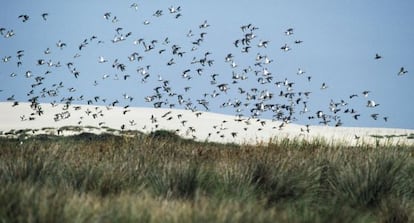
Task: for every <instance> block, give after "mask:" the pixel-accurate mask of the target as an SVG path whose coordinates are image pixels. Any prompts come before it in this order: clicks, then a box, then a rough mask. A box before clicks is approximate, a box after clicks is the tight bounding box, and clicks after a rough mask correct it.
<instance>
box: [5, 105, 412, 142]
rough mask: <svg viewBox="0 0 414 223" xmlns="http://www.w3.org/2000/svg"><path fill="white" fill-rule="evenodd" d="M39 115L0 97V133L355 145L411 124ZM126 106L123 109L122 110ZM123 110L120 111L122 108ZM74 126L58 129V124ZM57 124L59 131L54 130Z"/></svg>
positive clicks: (396, 136)
mask: <svg viewBox="0 0 414 223" xmlns="http://www.w3.org/2000/svg"><path fill="white" fill-rule="evenodd" d="M40 106H41V108H42V111H43V114H42V115H40V116H39V115H38V114H32V113H36V112H35V111H34V110H33V109H32V108H31V107H30V103H19V105H17V106H13V103H11V102H1V103H0V136H9V137H12V136H13V135H16V134H15V133H16V132H17V131H18V130H25V131H26V132H27V133H29V134H40V133H43V134H56V135H57V134H62V135H71V134H79V133H80V132H93V133H98V134H99V133H103V132H114V133H117V132H123V131H126V130H137V131H141V132H144V133H149V132H152V131H155V130H161V129H164V130H171V131H174V132H176V133H177V134H178V135H180V136H182V137H185V138H193V139H195V140H198V141H210V142H219V143H237V144H259V143H262V144H266V143H268V142H270V141H271V140H281V139H286V138H289V139H305V140H315V139H323V140H325V141H327V142H328V143H346V144H349V145H357V144H362V143H368V144H374V143H381V144H413V143H414V139H411V138H414V130H409V129H391V128H354V127H352V128H351V127H329V126H309V131H307V129H308V128H307V127H306V126H303V125H297V124H293V123H289V124H284V126H283V127H280V126H281V125H282V122H280V121H272V120H268V119H260V120H258V119H251V118H248V117H236V116H231V115H223V114H217V113H211V112H204V111H195V112H193V111H190V110H178V109H166V108H157V109H154V108H127V109H124V108H123V107H105V106H93V105H70V106H69V107H65V105H63V104H59V105H56V106H52V105H51V104H41V105H40ZM125 111H126V112H125ZM124 113H125V114H124ZM65 126H72V127H79V128H77V130H75V129H74V128H72V129H68V128H66V129H65V130H62V127H65ZM58 129H61V130H62V131H58Z"/></svg>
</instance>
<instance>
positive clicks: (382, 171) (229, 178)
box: [0, 131, 414, 223]
mask: <svg viewBox="0 0 414 223" xmlns="http://www.w3.org/2000/svg"><path fill="white" fill-rule="evenodd" d="M413 154H414V147H413V146H379V145H375V146H370V145H360V146H353V147H351V146H347V145H345V144H343V145H340V144H339V145H331V144H328V143H326V142H324V141H322V140H315V141H313V142H306V141H301V140H281V141H277V142H272V143H269V144H268V145H258V146H250V145H234V144H217V143H201V142H194V141H192V140H186V139H181V138H179V137H177V136H176V135H175V134H173V133H170V132H166V131H159V132H154V133H152V134H149V135H142V134H137V135H136V136H135V137H130V136H128V137H125V136H115V135H109V134H105V135H93V134H81V135H78V136H70V137H55V136H46V135H43V136H35V137H31V138H28V139H7V138H1V139H0V221H1V222H255V223H257V222H414V177H413V176H414V158H413Z"/></svg>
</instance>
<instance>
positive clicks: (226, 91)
mask: <svg viewBox="0 0 414 223" xmlns="http://www.w3.org/2000/svg"><path fill="white" fill-rule="evenodd" d="M130 8H131V9H130V10H135V11H139V10H140V8H139V7H138V4H137V3H133V4H132V5H130ZM126 10H127V9H126ZM183 13H184V12H183V10H182V7H181V6H170V7H168V8H166V9H158V10H156V11H155V12H153V14H152V16H153V18H154V20H155V19H157V18H159V17H163V16H164V17H165V16H169V17H170V18H171V19H173V20H180V19H182V17H184V16H183ZM184 15H185V13H184ZM54 16H58V15H53V16H49V13H46V12H45V13H42V14H40V15H39V16H38V17H37V16H32V15H26V14H22V15H18V16H17V19H19V20H20V21H21V22H22V23H30V21H31V20H32V19H41V20H44V22H46V23H47V22H48V21H49V20H50V19H53V17H54ZM101 19H102V22H103V23H105V22H107V23H110V24H112V27H113V37H112V38H108V37H102V36H101V37H98V35H93V34H92V35H90V36H87V37H85V38H84V40H82V41H80V42H79V44H78V45H75V46H74V45H73V44H68V43H66V42H65V41H63V40H58V41H56V42H55V43H51V44H53V46H49V47H46V48H45V49H44V51H43V52H42V54H41V55H39V57H38V59H37V60H36V61H35V62H32V61H29V62H26V61H25V60H24V57H25V53H26V51H25V49H21V50H18V51H17V52H16V55H3V56H2V62H3V64H10V63H16V72H13V73H11V74H9V76H10V78H16V77H17V76H19V75H20V76H21V75H24V77H25V78H27V79H28V80H30V86H29V89H26V90H27V92H26V96H27V100H28V101H29V102H30V103H31V108H32V110H33V112H32V113H31V114H27V115H23V116H21V121H34V120H36V117H37V116H41V115H43V114H44V110H43V108H42V105H41V103H42V102H44V101H49V102H50V103H51V104H52V105H53V106H58V105H59V104H63V105H64V106H63V108H62V112H60V113H57V114H54V120H55V121H56V122H58V121H60V120H63V119H68V118H69V117H71V112H74V111H76V110H80V108H81V107H80V106H79V105H77V104H88V105H106V109H108V110H109V109H111V108H112V107H115V106H121V107H123V112H122V114H120V115H125V114H127V113H128V112H129V111H130V107H131V106H132V104H133V102H136V101H139V102H145V103H146V104H150V105H151V106H153V107H154V108H180V109H186V110H191V111H193V112H194V113H195V114H197V115H200V114H202V112H203V111H216V112H220V109H227V110H232V111H234V112H233V113H234V115H235V116H236V117H237V118H239V119H242V118H244V119H246V120H247V119H248V120H257V121H258V122H263V121H262V119H261V117H262V116H263V114H270V115H271V116H272V118H271V119H272V120H273V121H277V123H279V124H278V125H277V128H278V129H283V127H284V126H286V125H287V124H289V123H291V122H295V121H296V120H297V119H298V117H299V116H301V117H305V118H306V119H307V120H309V122H310V123H319V124H322V125H331V126H341V125H343V122H342V120H343V118H342V117H344V116H350V117H352V119H355V120H358V119H359V118H360V116H366V115H368V116H370V117H371V118H372V119H374V120H383V121H384V122H386V121H387V120H388V117H387V116H384V115H381V114H379V113H377V112H376V110H375V107H377V106H380V104H379V103H377V102H376V101H375V100H373V99H371V98H370V93H371V92H370V91H369V90H366V91H363V92H359V93H350V94H349V98H345V99H340V100H333V99H331V100H330V102H329V103H328V104H327V105H323V107H322V109H320V110H313V111H312V109H310V106H309V104H311V100H310V99H311V97H312V91H311V90H300V89H297V88H296V82H294V81H292V79H294V78H297V79H299V81H302V82H304V83H309V84H310V83H312V81H313V80H312V76H311V75H308V73H307V72H306V71H305V70H304V69H302V68H298V69H297V72H296V75H295V77H293V78H292V76H289V77H280V75H276V74H275V73H274V72H273V71H272V64H274V63H275V59H274V58H272V56H271V55H268V54H267V53H263V52H267V51H265V50H266V49H267V48H268V47H269V46H270V45H272V44H274V42H275V41H273V40H264V39H260V38H259V37H258V36H259V34H257V32H258V30H259V27H257V26H255V25H253V24H244V25H241V26H240V27H238V28H239V36H238V37H237V38H235V39H234V41H233V42H232V43H229V44H232V46H231V47H232V50H231V51H230V52H228V53H226V54H225V55H215V54H214V52H212V51H210V50H206V49H205V47H203V46H204V44H205V42H206V41H208V36H209V31H210V29H213V28H214V25H212V24H209V22H208V20H204V21H203V20H202V22H200V23H199V24H198V26H196V27H192V28H189V29H188V32H187V33H183V34H182V36H183V37H182V38H181V39H179V40H178V41H174V40H172V39H170V38H169V37H163V38H158V39H145V38H141V37H139V36H138V35H136V34H135V31H134V30H124V29H125V28H123V27H121V25H120V24H121V22H120V20H121V19H122V18H121V17H119V16H117V15H114V13H112V12H102V18H101ZM142 25H143V26H151V25H153V22H152V21H151V20H150V19H145V20H144V21H143V22H142ZM236 28H237V27H236ZM0 35H1V36H2V37H3V38H6V39H9V38H14V37H15V36H16V35H18V34H16V33H15V31H14V30H13V29H6V28H3V27H0ZM281 35H283V36H286V38H287V39H288V41H287V43H284V44H281V45H280V46H278V48H279V49H280V52H282V53H288V52H289V51H291V50H293V49H294V48H296V47H300V46H301V45H302V44H304V43H303V42H304V41H302V40H300V39H295V29H293V28H287V29H286V30H284V33H281ZM61 38H62V39H63V38H64V37H61ZM3 41H4V40H3ZM108 44H114V45H121V44H125V45H126V44H128V46H130V48H131V49H132V50H131V51H133V52H131V53H130V54H128V55H118V56H119V57H117V58H113V55H100V56H99V57H98V58H96V59H93V60H95V64H91V65H90V66H106V67H108V70H107V73H105V74H88V75H95V80H94V81H93V83H91V86H90V87H88V89H79V88H76V87H67V86H68V85H70V84H69V83H64V82H63V80H58V81H56V78H50V77H51V76H53V75H58V74H57V73H63V72H64V73H67V74H69V76H71V79H72V80H71V82H76V81H80V82H82V81H85V79H82V78H83V75H84V73H83V72H82V68H81V66H77V63H78V61H80V60H82V58H83V54H84V52H85V51H88V48H89V47H90V45H95V46H99V47H105V46H108ZM67 48H76V54H75V55H73V56H72V57H71V58H70V59H69V58H68V60H67V61H60V60H55V59H54V58H53V52H54V51H55V50H59V51H65V50H68V49H67ZM0 53H1V52H0ZM152 57H156V58H159V59H157V60H151V59H147V58H152ZM44 58H48V59H44ZM165 58H168V59H165ZM245 58H248V59H245ZM373 59H374V60H381V59H382V56H381V55H379V54H376V55H375V56H374V57H373ZM160 61H161V62H160ZM246 61H250V62H247V63H246ZM25 63H29V64H30V65H29V66H35V67H36V69H37V70H39V69H41V70H43V73H41V72H34V71H32V69H26V70H23V67H27V66H24V65H25ZM160 63H165V65H163V64H160ZM217 63H223V64H226V66H228V69H229V70H228V72H227V71H217V70H215V69H217V68H215V65H216V64H217ZM109 65H110V66H109ZM183 65H185V68H183V67H184V66H183ZM3 66H5V65H3ZM157 66H166V67H168V68H170V67H171V71H175V70H179V69H181V71H180V72H178V73H172V74H168V75H163V74H157V73H156V71H154V70H155V69H154V67H157ZM173 67H174V68H173ZM407 73H408V71H407V70H406V69H405V68H404V67H401V68H400V69H399V70H397V72H396V74H397V75H398V76H401V75H405V74H407ZM1 75H5V74H1ZM59 75H61V74H59ZM166 77H168V78H166ZM48 79H53V81H56V82H53V83H51V81H49V80H48ZM197 79H198V80H199V81H200V80H201V82H202V83H203V84H202V86H200V88H207V89H209V90H208V91H207V92H201V90H200V89H197V88H199V86H197V85H194V84H192V82H193V81H196V80H197ZM110 81H119V82H122V81H123V82H128V83H133V84H134V85H136V86H137V87H138V88H140V87H141V86H146V85H153V86H152V90H151V92H148V91H143V90H139V89H138V90H137V91H138V92H135V93H134V92H133V93H132V94H128V93H126V92H124V93H120V94H119V96H120V97H119V98H112V99H108V98H104V97H102V96H100V95H96V96H92V97H89V96H84V94H82V92H84V93H90V91H92V92H93V91H94V87H95V88H99V85H100V83H101V82H110ZM172 82H179V83H180V84H176V85H175V84H172ZM154 83H155V84H154ZM317 85H319V86H320V87H317V88H316V89H312V90H313V91H315V90H316V91H324V90H326V89H328V88H329V86H328V84H327V83H317ZM177 86H179V87H180V88H178V87H177ZM182 86H183V87H182ZM309 86H310V85H309ZM3 87H6V86H5V85H3ZM19 90H20V89H19ZM101 90H102V89H101ZM2 92H4V89H0V93H2ZM79 92H81V93H80V94H79ZM230 92H232V93H233V94H230ZM113 93H114V94H117V93H116V92H113ZM121 95H122V97H121ZM229 95H238V97H237V98H231V97H228V96H229ZM1 96H2V97H4V98H2V100H6V101H10V102H13V106H18V105H19V100H18V99H16V98H15V94H11V95H4V93H3V95H1ZM357 98H362V99H363V101H365V106H366V107H368V108H371V109H372V110H371V111H372V112H371V113H370V114H362V113H361V112H359V111H358V109H357V108H354V107H352V106H351V102H352V101H353V100H357ZM213 103H215V104H217V106H211V104H213ZM75 104H76V105H75ZM211 107H214V109H211ZM216 107H217V108H216ZM71 109H72V110H73V111H72V110H71ZM167 115H168V114H167ZM167 115H166V116H165V117H166V118H170V119H172V118H173V117H172V116H168V117H167ZM104 116H105V111H104V110H102V109H95V110H88V111H86V112H85V114H84V115H83V116H82V117H81V120H78V124H79V125H81V124H82V119H84V118H87V117H89V118H92V119H96V120H99V121H98V123H99V126H104V125H105V122H104V121H102V120H104ZM149 118H150V119H151V121H152V122H153V123H154V124H156V118H155V117H154V116H151V117H149ZM163 118H164V117H163ZM182 122H185V120H182ZM137 123H139V120H128V122H126V123H120V128H121V129H128V127H132V126H135V125H136V124H137ZM263 124H264V123H263ZM259 130H260V129H259ZM192 131H195V130H194V129H192ZM303 131H305V132H309V131H310V129H309V125H307V128H306V129H305V130H303ZM236 135H237V134H236V133H234V132H233V133H231V136H233V137H235V136H236ZM223 136H224V135H223Z"/></svg>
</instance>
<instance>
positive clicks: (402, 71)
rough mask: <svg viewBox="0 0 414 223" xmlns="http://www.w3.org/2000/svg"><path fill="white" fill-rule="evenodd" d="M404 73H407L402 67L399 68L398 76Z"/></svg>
mask: <svg viewBox="0 0 414 223" xmlns="http://www.w3.org/2000/svg"><path fill="white" fill-rule="evenodd" d="M406 73H408V71H407V70H406V69H405V68H404V67H401V68H400V71H399V72H398V76H402V75H404V74H406Z"/></svg>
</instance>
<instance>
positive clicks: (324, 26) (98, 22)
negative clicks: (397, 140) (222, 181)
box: [0, 0, 414, 129]
mask: <svg viewBox="0 0 414 223" xmlns="http://www.w3.org/2000/svg"><path fill="white" fill-rule="evenodd" d="M133 3H137V5H138V9H137V10H135V9H134V8H131V7H130V6H131V5H132V4H133ZM179 6H180V8H181V11H180V12H178V13H180V14H181V15H182V16H180V17H179V18H175V17H176V16H177V14H178V13H170V12H169V8H171V7H174V8H177V7H179ZM413 9H414V2H412V1H409V0H401V1H386V0H380V1H373V0H368V1H357V0H347V1H328V0H317V1H312V2H311V1H299V0H293V1H270V0H268V1H247V0H244V1H198V0H196V1H170V0H168V1H143V0H142V1H114V0H110V1H97V0H92V1H78V0H76V1H51V0H39V1H36V3H34V2H33V1H29V0H19V1H5V2H3V3H2V7H1V9H0V28H4V35H6V33H7V32H8V31H11V30H13V32H14V33H15V35H14V36H12V37H10V38H6V37H4V36H0V57H1V58H2V60H1V61H0V100H1V101H6V100H7V98H9V97H11V96H12V95H14V99H15V100H17V101H27V100H28V99H29V98H31V97H33V96H36V95H37V96H41V95H42V91H43V92H45V91H50V90H56V85H54V84H58V83H60V82H63V85H64V87H63V88H59V89H58V95H57V96H50V95H48V94H45V97H40V98H39V101H40V102H53V101H56V102H60V101H61V100H62V98H63V99H64V98H68V97H73V98H74V99H75V101H73V103H76V104H86V103H87V101H88V100H93V102H94V104H96V105H108V104H110V103H111V102H113V101H115V100H118V101H119V104H118V105H119V106H125V105H130V106H147V107H152V106H153V103H154V102H155V101H161V102H165V103H164V104H163V107H168V106H169V105H170V104H174V105H175V108H179V109H183V108H185V106H184V105H180V104H179V103H178V99H177V95H182V97H183V100H185V101H186V102H191V104H190V106H189V107H192V108H194V107H196V109H198V110H201V111H204V110H205V108H204V107H203V106H202V105H200V104H198V101H197V100H203V99H204V100H206V101H208V102H209V105H208V107H209V111H212V112H217V113H225V114H236V113H241V114H243V115H245V116H250V115H251V114H252V113H251V109H252V108H254V107H255V104H256V103H260V102H261V101H260V100H259V99H256V100H250V101H247V100H246V96H247V93H249V94H250V95H254V94H256V95H257V96H258V97H259V96H260V93H261V92H271V93H272V94H273V97H272V99H270V100H266V101H264V103H265V104H273V105H275V104H278V105H289V106H291V107H293V110H294V113H293V114H292V115H291V118H292V120H291V121H292V122H295V123H300V124H319V122H320V121H321V120H320V119H318V118H314V119H309V117H312V116H313V117H315V116H316V112H318V111H322V112H323V113H324V114H326V115H327V116H329V120H331V122H329V125H335V124H336V123H338V120H340V123H342V124H343V126H364V127H365V126H366V127H389V128H409V129H414V118H413V117H412V114H413V113H414V103H413V102H412V98H413V97H414V90H413V89H414V88H413V87H412V84H413V83H414V78H413V75H414V61H413V58H414V51H413V49H414V47H413V41H414V30H413V29H411V28H410V27H413V25H414V15H413V13H412V10H413ZM157 10H162V15H161V16H159V17H157V16H154V15H153V14H154V13H155V12H156V11H157ZM106 12H110V13H111V17H110V18H109V19H105V18H104V14H105V13H106ZM42 13H48V16H47V20H46V21H45V20H43V18H42V17H41V14H42ZM23 14H26V15H28V16H29V20H28V21H26V22H22V20H21V19H19V18H18V16H19V15H23ZM115 16H116V18H117V21H116V22H112V19H114V17H115ZM144 21H148V22H149V24H148V25H145V24H144ZM204 21H207V23H208V24H209V26H208V27H206V28H199V26H200V25H201V24H203V23H204ZM247 24H252V25H253V26H254V27H257V28H258V29H257V30H254V31H252V33H253V34H254V35H255V37H254V38H253V39H252V40H251V43H250V45H249V46H250V47H251V48H249V52H248V53H243V52H242V46H241V47H238V48H236V47H235V46H234V44H233V43H234V41H235V40H236V39H242V38H243V37H244V36H245V35H246V34H247V33H249V32H250V31H245V32H243V31H242V29H241V28H240V27H241V26H243V25H247ZM117 28H122V30H119V33H117V31H116V29H117ZM288 28H293V34H292V35H285V31H286V30H287V29H288ZM189 30H191V31H192V33H193V36H190V37H188V36H187V34H188V32H189ZM129 32H131V34H130V35H129V36H128V37H126V40H124V41H120V42H117V43H112V41H111V40H113V39H114V38H115V37H116V36H118V37H119V36H121V35H122V36H123V37H125V36H126V35H127V33H129ZM203 32H204V33H206V34H205V35H204V37H203V41H201V42H200V45H199V46H197V49H196V50H192V48H193V47H194V46H196V45H195V44H193V42H196V41H197V39H199V38H200V34H201V33H203ZM92 36H96V37H97V39H93V40H90V38H91V37H92ZM167 37H168V40H169V42H168V43H164V40H165V39H166V38H167ZM85 39H87V41H86V42H87V43H88V44H87V45H86V46H85V47H83V48H82V50H79V49H78V47H79V45H80V44H81V43H82V42H83V41H84V40H85ZM138 39H142V40H143V42H145V43H146V45H147V46H148V45H150V42H151V41H152V40H157V42H156V43H154V49H153V50H149V51H145V48H144V46H143V44H142V43H141V44H138V45H135V44H134V41H135V40H138ZM59 40H60V41H62V42H64V43H65V44H66V47H64V48H62V49H60V48H58V47H57V46H56V43H57V42H58V41H59ZM296 40H301V41H303V42H302V43H300V44H295V43H294V42H295V41H296ZM98 41H102V42H101V43H98ZM260 41H269V43H268V46H267V47H266V48H264V47H258V46H257V45H258V44H259V42H260ZM285 44H287V45H288V46H289V47H290V48H291V50H289V51H287V52H284V51H283V50H281V49H280V48H281V47H282V46H284V45H285ZM173 45H175V46H179V47H180V48H179V50H178V51H179V52H185V53H184V54H183V56H182V57H180V56H177V55H174V54H173V53H172V46H173ZM47 48H49V49H50V51H51V53H50V54H44V51H45V50H46V49H47ZM163 49H165V51H164V52H162V53H161V54H160V53H159V51H160V50H163ZM19 50H24V56H22V58H21V60H20V62H21V65H20V66H17V62H18V61H19V59H18V58H17V51H19ZM134 52H136V53H138V55H139V56H142V57H143V59H142V60H141V61H136V60H134V61H129V59H128V56H130V55H131V54H132V53H134ZM207 52H209V54H208V55H207V57H206V58H207V60H212V61H214V63H213V64H212V66H208V65H205V66H202V65H201V64H200V63H192V62H193V60H194V59H193V58H195V59H196V60H200V59H202V58H204V57H205V54H206V53H207ZM229 53H231V54H232V55H233V56H234V57H233V61H234V63H235V65H237V66H236V67H234V68H232V67H231V63H229V62H225V57H226V55H227V54H229ZM377 53H378V54H379V55H381V57H382V58H381V59H378V60H376V59H374V58H375V55H376V54H377ZM76 54H78V55H80V56H79V57H76V58H74V56H75V55H76ZM258 54H259V55H261V56H263V57H265V56H267V57H268V58H269V59H271V60H273V61H272V62H271V63H269V64H261V65H262V66H261V67H260V66H257V65H255V63H257V61H256V57H257V55H258ZM8 56H11V58H10V60H9V61H8V62H3V58H6V57H8ZM100 56H103V57H104V58H105V59H106V60H108V62H106V63H99V62H98V58H99V57H100ZM39 59H43V60H45V61H46V62H48V61H51V62H53V63H54V64H56V63H58V62H60V64H61V67H55V66H51V67H48V65H47V64H45V65H36V64H37V61H38V60H39ZM116 59H118V62H119V63H121V64H124V65H126V70H125V71H121V70H119V69H116V68H113V67H112V64H113V62H114V61H115V60H116ZM171 59H173V61H174V63H175V64H172V65H171V66H168V65H167V63H168V62H169V61H170V60H171ZM68 62H71V63H73V66H72V67H71V68H70V69H69V68H68V67H67V66H66V64H67V63H68ZM148 66H149V69H147V68H148ZM401 67H404V69H405V70H407V71H408V73H406V74H405V75H402V76H398V75H397V74H398V72H399V70H400V68H401ZM140 68H144V69H145V70H146V72H147V73H148V74H149V77H148V78H147V79H146V81H145V83H143V82H142V81H141V80H142V78H143V77H144V76H145V75H143V74H141V73H139V72H138V71H137V70H139V69H140ZM200 68H201V69H202V73H201V75H199V74H198V73H197V69H200ZM299 68H300V69H302V70H303V71H305V73H304V74H302V75H298V74H297V72H298V69H299ZM71 69H76V71H78V72H79V76H78V78H75V77H74V75H73V74H72V73H71V71H70V70H71ZM187 69H190V71H189V72H188V74H189V75H190V76H191V77H192V78H191V79H190V80H188V79H185V78H182V73H183V71H185V70H187ZM263 69H267V70H268V71H269V72H270V73H271V75H270V76H271V77H272V80H270V81H268V82H267V83H259V82H260V81H258V78H260V77H262V78H265V76H264V75H263ZM27 71H30V73H31V76H30V77H26V76H25V74H26V73H27ZM47 71H49V72H50V73H48V74H45V72H47ZM245 71H247V72H245ZM255 71H256V72H255ZM12 73H14V74H15V75H11V74H12ZM212 74H218V75H217V77H216V81H217V83H214V84H211V80H212V78H211V75H212ZM233 74H235V75H239V76H243V75H244V76H245V77H247V79H246V80H240V79H239V80H236V81H237V83H234V84H232V81H233V79H232V76H233ZM256 74H257V75H256ZM104 75H108V76H109V77H108V78H106V79H103V76H104ZM125 75H128V78H127V80H124V79H123V77H124V76H125ZM12 76H14V77H12ZM116 76H118V77H119V80H115V79H116ZM308 76H311V80H310V81H308V78H307V77H308ZM36 77H42V78H44V79H43V80H42V81H41V84H40V85H39V86H35V87H34V88H32V87H31V85H32V84H35V83H36V81H35V78H36ZM160 77H161V78H162V80H168V81H169V85H168V87H170V88H171V91H170V93H172V95H171V96H169V95H168V94H169V93H167V92H164V91H162V92H161V94H162V97H161V98H159V99H156V100H154V101H152V102H145V99H144V98H145V97H147V96H152V95H155V94H156V93H155V91H154V88H156V87H158V86H163V82H162V81H158V79H159V78H160ZM285 80H287V81H288V82H289V83H291V82H293V83H294V84H293V86H292V89H291V90H290V91H288V89H287V87H286V86H283V84H282V86H280V87H278V86H277V85H276V84H275V83H276V82H284V81H285ZM95 81H96V83H97V84H96V83H95ZM223 83H227V84H229V88H230V89H229V90H228V91H227V92H221V91H220V90H219V88H218V87H217V85H219V84H223ZM323 83H326V85H327V86H328V88H327V89H325V90H321V89H320V88H321V85H322V84H323ZM187 87H190V88H187ZM69 88H74V89H75V91H74V92H70V91H69V90H68V89H69ZM185 88H187V89H188V91H185ZM239 88H241V89H243V91H246V93H242V94H241V93H240V92H239ZM252 88H256V89H257V90H258V91H257V92H256V93H255V92H253V91H251V89H252ZM43 89H44V90H43ZM31 90H33V94H30V95H29V96H28V95H27V94H28V93H29V92H30V91H31ZM214 91H216V92H219V93H220V95H219V96H217V97H214V98H213V97H211V94H213V93H214ZM281 91H283V93H294V96H293V99H292V100H293V101H290V100H289V99H288V98H286V97H284V96H279V94H280V92H281ZM363 91H370V93H369V95H368V97H364V96H363V95H362V92H363ZM303 92H311V93H310V95H309V98H306V97H305V96H303V94H302V93H303ZM299 93H301V95H302V96H299ZM204 94H207V96H204ZM353 94H356V95H358V96H357V97H353V98H352V99H351V98H350V97H349V96H350V95H353ZM124 95H128V96H129V97H133V100H132V101H131V100H130V99H129V98H125V97H124ZM95 96H99V97H100V98H99V100H98V101H97V102H95V100H94V97H95ZM298 98H301V100H300V101H299V103H296V100H297V99H298ZM82 99H83V100H82ZM102 99H106V100H105V101H102ZM341 100H343V101H344V102H345V103H346V105H337V109H340V110H339V111H337V113H333V112H331V111H330V102H334V103H340V102H341ZM368 100H373V101H375V102H376V103H378V104H380V105H379V106H377V107H375V108H368V107H367V106H366V105H367V102H368ZM237 101H240V102H241V103H242V104H243V105H241V106H240V107H237V108H235V107H234V106H233V105H232V104H235V103H237ZM303 101H305V103H306V108H307V110H308V111H307V112H305V113H303V111H304V107H305V104H304V103H303ZM228 102H230V103H228ZM223 103H224V104H226V103H228V104H230V105H229V106H224V107H223V106H222V105H223ZM245 103H248V104H247V105H246V106H245V105H244V104H245ZM237 109H240V111H236V110H237ZM347 109H348V110H351V109H354V110H355V111H356V113H355V114H360V116H359V118H358V120H355V119H354V118H353V114H350V113H345V110H347ZM284 113H285V114H284V117H286V113H287V110H285V111H284ZM372 114H378V115H377V116H378V119H377V120H374V119H373V118H372V116H371V115H372ZM274 115H275V112H274V111H263V112H261V114H260V117H263V118H272V117H274ZM384 117H387V118H388V119H387V121H385V120H384Z"/></svg>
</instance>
